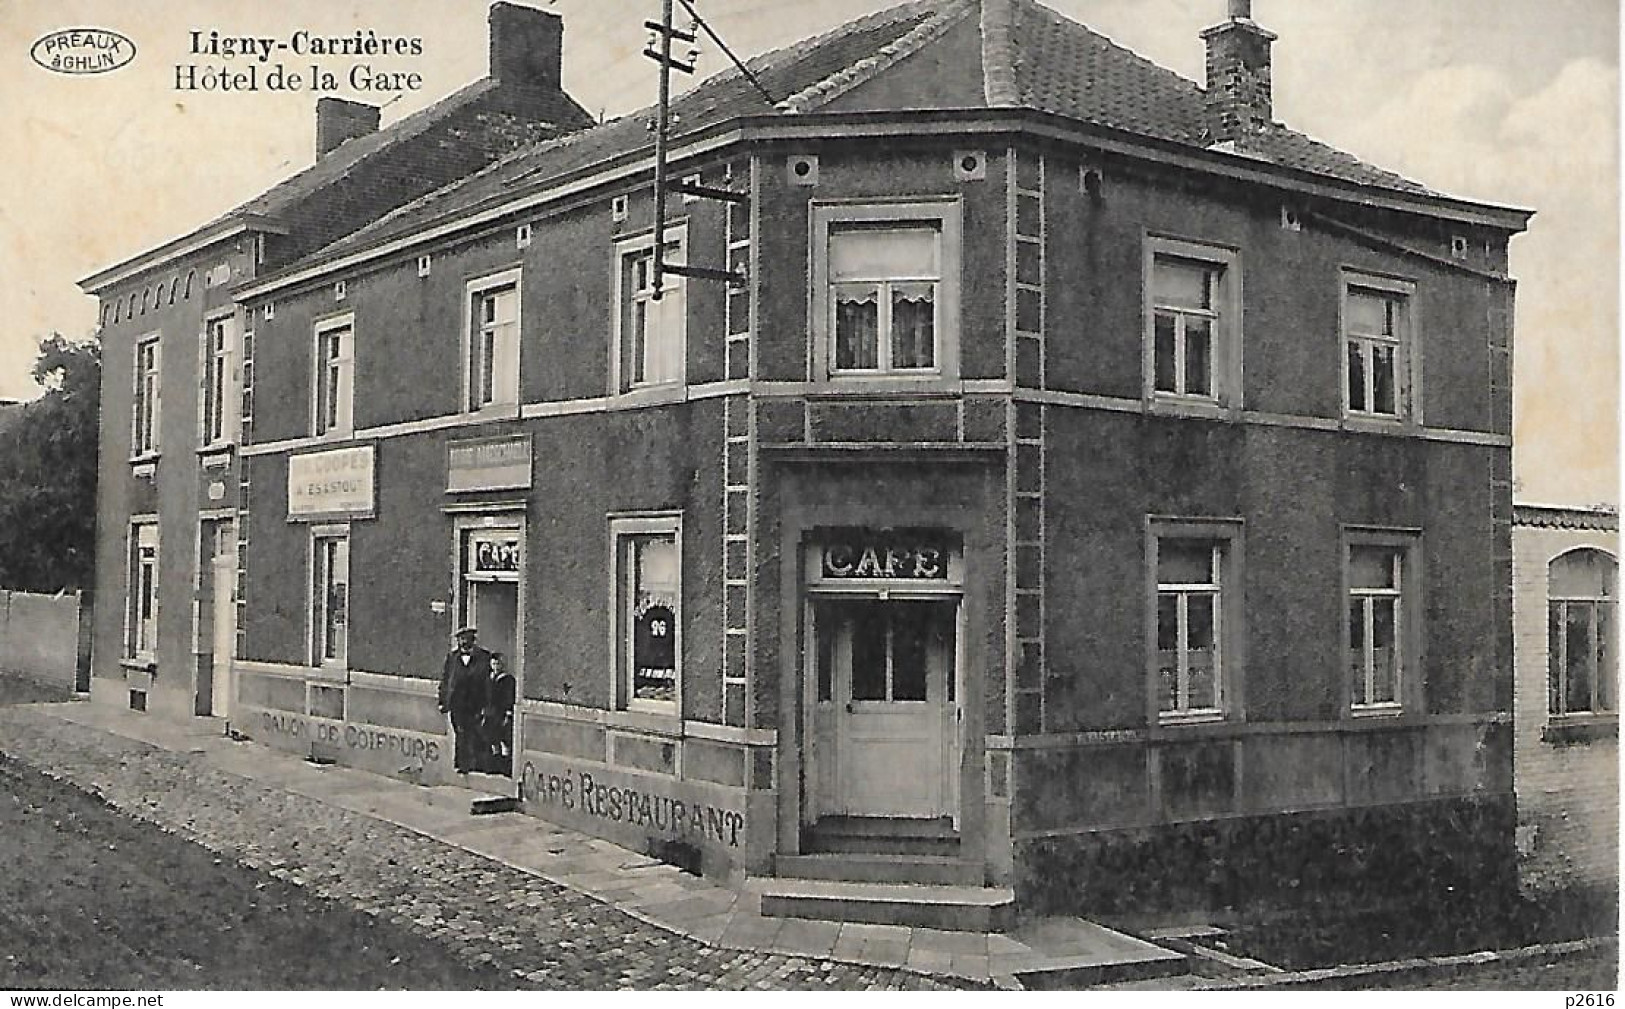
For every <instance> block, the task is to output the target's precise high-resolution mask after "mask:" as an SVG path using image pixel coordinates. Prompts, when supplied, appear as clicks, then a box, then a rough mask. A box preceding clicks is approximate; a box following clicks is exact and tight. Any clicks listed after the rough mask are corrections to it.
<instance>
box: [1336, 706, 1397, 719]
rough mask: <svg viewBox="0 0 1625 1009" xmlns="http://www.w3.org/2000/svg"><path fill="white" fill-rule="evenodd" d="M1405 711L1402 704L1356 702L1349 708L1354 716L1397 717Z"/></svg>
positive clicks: (1350, 713)
mask: <svg viewBox="0 0 1625 1009" xmlns="http://www.w3.org/2000/svg"><path fill="white" fill-rule="evenodd" d="M1404 713H1405V707H1404V705H1401V704H1356V705H1354V706H1352V707H1350V708H1349V715H1350V716H1352V717H1354V718H1397V717H1399V716H1400V715H1403V714H1404Z"/></svg>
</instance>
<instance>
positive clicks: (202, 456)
mask: <svg viewBox="0 0 1625 1009" xmlns="http://www.w3.org/2000/svg"><path fill="white" fill-rule="evenodd" d="M236 454H237V446H236V444H234V443H232V442H229V441H222V442H215V443H214V444H211V445H204V446H202V447H200V448H199V449H198V450H197V457H198V465H200V466H202V467H203V468H204V469H215V468H217V467H223V466H230V465H231V459H232V456H234V455H236Z"/></svg>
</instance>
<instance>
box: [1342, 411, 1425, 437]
mask: <svg viewBox="0 0 1625 1009" xmlns="http://www.w3.org/2000/svg"><path fill="white" fill-rule="evenodd" d="M1343 430H1345V431H1353V432H1356V433H1358V434H1396V435H1397V434H1415V433H1416V432H1417V431H1420V430H1421V425H1420V424H1417V423H1416V422H1415V421H1413V420H1411V419H1410V418H1409V417H1384V416H1382V415H1380V414H1355V413H1345V414H1343Z"/></svg>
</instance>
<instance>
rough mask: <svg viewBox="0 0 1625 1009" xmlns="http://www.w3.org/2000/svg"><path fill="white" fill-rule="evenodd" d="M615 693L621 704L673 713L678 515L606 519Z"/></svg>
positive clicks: (677, 669)
mask: <svg viewBox="0 0 1625 1009" xmlns="http://www.w3.org/2000/svg"><path fill="white" fill-rule="evenodd" d="M611 536H612V540H613V549H614V599H613V607H614V610H613V612H614V613H615V631H614V644H615V652H616V655H615V664H616V669H615V675H616V698H617V700H618V702H619V704H620V706H621V707H625V708H642V709H646V710H653V711H660V712H666V713H670V714H677V713H678V710H679V709H678V693H679V688H680V684H681V679H680V677H681V668H682V637H681V630H682V603H681V599H682V577H681V576H682V559H681V542H682V540H681V532H680V529H679V524H678V519H677V518H676V517H675V516H672V517H658V518H641V517H640V518H623V519H616V520H614V521H613V522H612V528H611Z"/></svg>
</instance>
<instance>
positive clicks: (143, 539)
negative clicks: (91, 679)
mask: <svg viewBox="0 0 1625 1009" xmlns="http://www.w3.org/2000/svg"><path fill="white" fill-rule="evenodd" d="M129 549H130V555H129V568H128V572H129V574H128V582H127V590H126V592H125V604H126V606H127V607H128V610H127V611H126V613H125V618H124V656H125V658H129V659H146V660H150V659H152V658H153V656H154V654H155V653H156V652H157V648H158V523H157V522H156V521H154V520H151V519H148V520H144V521H136V522H132V523H131V524H130V542H129Z"/></svg>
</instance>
